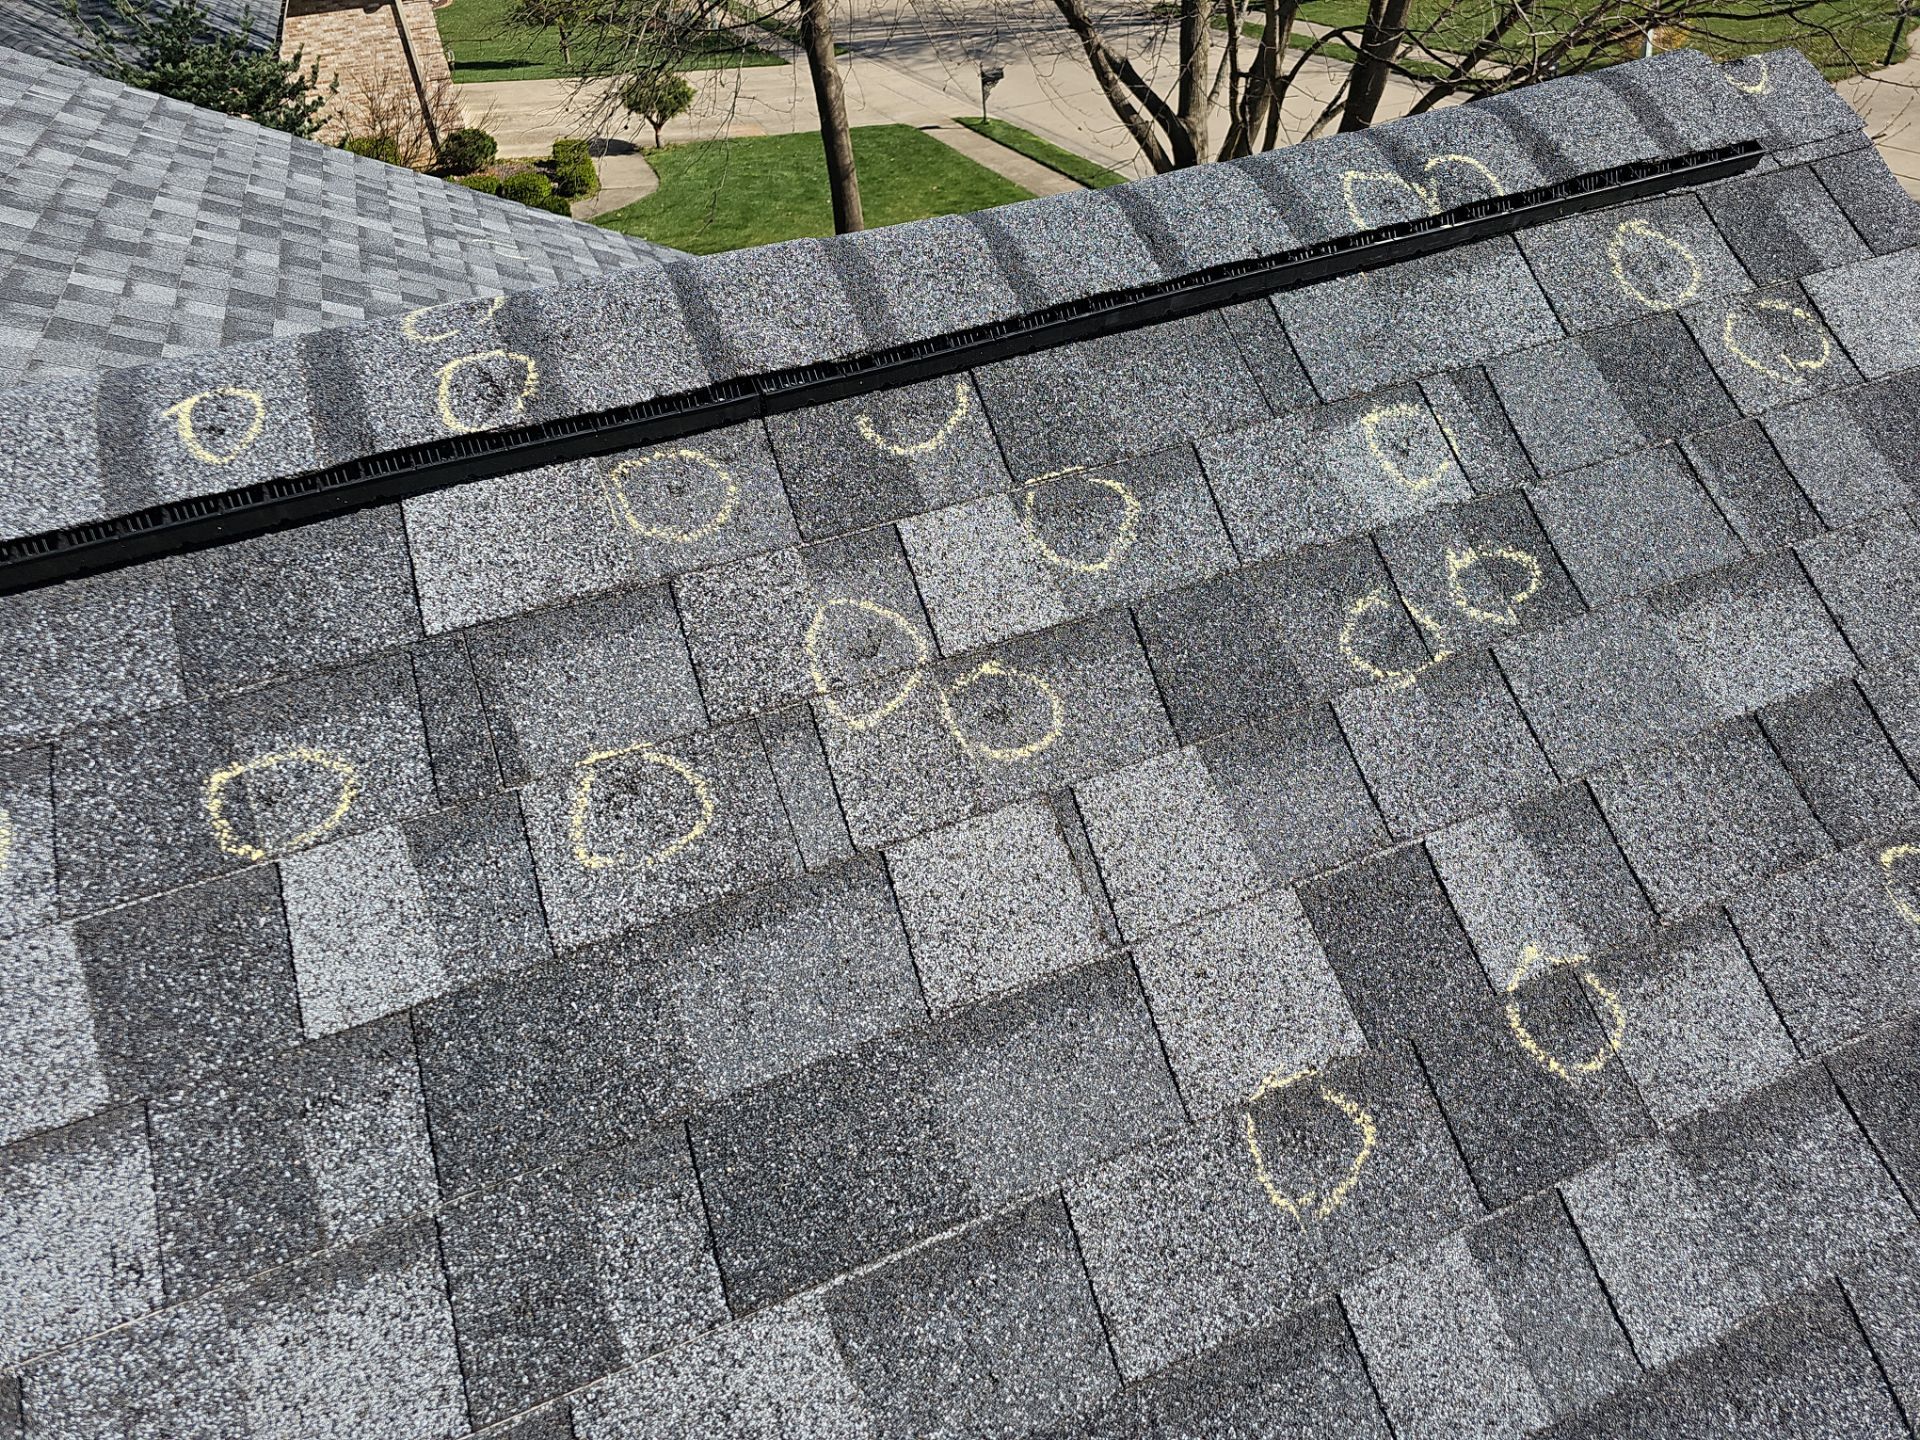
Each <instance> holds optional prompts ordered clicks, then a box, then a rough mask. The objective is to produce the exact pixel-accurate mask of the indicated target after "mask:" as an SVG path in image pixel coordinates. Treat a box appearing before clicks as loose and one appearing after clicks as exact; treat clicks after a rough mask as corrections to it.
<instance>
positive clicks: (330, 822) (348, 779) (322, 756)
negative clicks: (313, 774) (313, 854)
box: [201, 748, 360, 861]
mask: <svg viewBox="0 0 1920 1440" xmlns="http://www.w3.org/2000/svg"><path fill="white" fill-rule="evenodd" d="M283 765H312V766H314V767H315V768H316V769H320V770H326V771H330V772H331V773H332V774H333V776H334V778H335V781H336V783H337V784H338V785H339V787H340V788H339V794H338V796H337V797H336V798H335V800H334V804H333V810H332V811H331V812H330V813H329V814H328V815H327V817H326V819H324V820H322V821H321V822H320V823H319V824H318V825H315V826H314V827H313V828H312V829H311V830H305V831H302V832H301V833H300V834H298V835H296V836H294V837H293V838H292V839H291V840H289V841H287V842H286V844H284V845H282V846H281V847H280V848H279V849H278V850H277V851H268V850H265V849H262V848H261V847H260V846H258V845H254V844H251V843H249V842H248V841H246V840H243V839H241V838H240V834H239V832H238V831H237V830H235V829H234V828H233V822H232V821H231V820H229V819H228V818H227V787H228V786H229V785H231V784H232V783H233V782H234V781H235V780H238V779H240V778H241V777H242V776H246V775H257V774H261V773H263V772H266V771H272V770H277V769H279V768H280V767H281V766H283ZM359 794H360V767H359V766H358V765H355V764H354V763H353V761H351V760H349V759H347V757H346V756H344V755H336V754H334V753H333V752H332V751H330V750H310V749H304V748H302V749H297V750H277V751H275V752H274V753H272V754H271V755H256V756H254V757H253V759H251V760H237V761H235V762H234V763H233V764H231V765H227V766H223V767H222V768H221V769H218V770H216V771H214V772H213V774H211V775H209V776H208V777H207V788H206V793H205V794H204V795H203V796H202V797H201V803H202V804H203V805H205V806H206V811H207V820H208V823H210V824H211V825H212V826H213V838H214V839H215V840H216V841H218V842H219V845H220V848H221V849H222V850H224V851H226V852H227V853H228V854H229V855H238V856H239V857H240V858H241V859H242V860H253V861H259V860H270V859H272V858H273V856H274V855H276V854H281V855H284V854H286V853H287V852H289V851H292V850H300V849H304V848H305V847H306V846H308V845H311V844H312V843H313V842H314V841H316V840H318V839H319V838H320V837H321V836H322V835H325V834H326V833H327V832H328V831H329V830H331V829H333V827H334V826H336V825H338V824H339V823H340V822H341V821H342V820H343V819H345V818H346V814H347V811H348V810H350V809H352V808H353V802H354V800H355V798H356V797H358V795H359Z"/></svg>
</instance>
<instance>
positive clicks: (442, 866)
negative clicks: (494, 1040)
mask: <svg viewBox="0 0 1920 1440" xmlns="http://www.w3.org/2000/svg"><path fill="white" fill-rule="evenodd" d="M280 873H281V884H282V888H283V891H284V893H285V898H286V908H287V927H288V930H289V932H290V934H291V936H292V941H293V965H294V970H295V972H296V974H297V975H298V976H299V982H300V1009H301V1014H302V1016H303V1018H304V1020H305V1024H306V1030H307V1034H309V1035H325V1034H330V1033H332V1032H334V1031H337V1030H345V1029H347V1028H349V1027H350V1026H353V1025H358V1024H362V1023H364V1022H365V1021H368V1020H372V1019H376V1018H378V1017H379V1016H381V1015H387V1014H391V1013H392V1012H393V1011H396V1010H402V1009H405V1008H406V1007H407V1006H409V1005H412V1004H415V1003H416V1002H418V1001H421V1000H426V999H431V998H432V997H433V996H435V995H438V994H441V993H442V992H444V991H447V990H452V989H455V988H457V987H458V986H460V985H464V984H468V983H470V982H472V981H475V980H479V979H482V978H484V977H485V976H487V975H491V974H496V973H499V972H501V971H505V970H512V969H515V968H518V967H520V966H525V965H531V964H534V963H535V962H537V961H540V960H544V959H546V958H547V933H546V928H545V924H544V921H543V917H542V913H541V908H540V894H539V889H538V887H537V885H536V884H535V882H534V875H533V862H532V859H531V857H530V856H529V855H528V853H527V840H526V834H525V831H524V830H523V829H522V827H521V823H520V811H519V807H518V806H517V805H516V804H515V803H514V802H513V800H512V798H511V797H499V798H495V799H492V800H483V801H480V802H478V803H476V804H474V805H471V806H468V807H465V808H464V809H459V810H446V811H440V812H437V813H434V814H431V815H423V816H419V817H416V818H414V819H411V820H404V821H402V822H400V823H399V824H398V825H395V826H387V827H384V828H382V829H379V830H372V831H367V832H365V833H363V834H360V835H355V836H351V837H349V838H347V839H344V840H338V841H333V842H331V843H328V844H324V845H321V846H319V847H317V848H315V849H312V850H308V851H304V852H302V853H300V854H297V855H289V856H287V857H286V858H285V859H284V860H282V861H281V863H280Z"/></svg>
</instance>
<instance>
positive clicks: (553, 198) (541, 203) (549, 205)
mask: <svg viewBox="0 0 1920 1440" xmlns="http://www.w3.org/2000/svg"><path fill="white" fill-rule="evenodd" d="M533 208H534V209H536V210H551V211H552V212H553V213H554V214H556V215H571V214H573V206H571V205H569V204H568V203H567V202H566V201H565V200H562V199H561V198H560V197H559V196H558V195H549V196H547V198H546V199H544V200H536V201H534V203H533Z"/></svg>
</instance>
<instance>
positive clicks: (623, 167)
mask: <svg viewBox="0 0 1920 1440" xmlns="http://www.w3.org/2000/svg"><path fill="white" fill-rule="evenodd" d="M605 143H606V148H607V153H605V154H603V153H601V147H600V146H599V145H596V146H595V147H594V156H593V167H594V169H596V170H598V171H599V172H600V193H599V194H597V195H595V196H593V197H592V198H591V199H588V200H576V201H574V202H573V218H574V219H576V220H591V219H593V218H594V216H596V215H610V214H612V213H613V212H614V211H615V210H619V209H622V208H623V207H625V206H628V205H631V204H633V202H634V201H636V200H644V199H646V198H647V196H649V195H651V194H653V192H654V191H656V190H658V189H659V188H660V177H659V176H658V175H656V174H654V171H653V166H651V165H649V164H648V163H647V157H646V156H645V155H643V154H641V153H640V150H639V148H638V147H637V146H634V145H632V144H631V143H629V142H628V141H625V140H614V141H611V142H605Z"/></svg>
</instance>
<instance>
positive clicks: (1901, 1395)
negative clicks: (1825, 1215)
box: [1840, 1236, 1920, 1425]
mask: <svg viewBox="0 0 1920 1440" xmlns="http://www.w3.org/2000/svg"><path fill="white" fill-rule="evenodd" d="M1840 1278H1841V1283H1842V1284H1843V1285H1844V1286H1845V1287H1846V1292H1847V1299H1848V1301H1849V1302H1850V1303H1851V1304H1852V1306H1853V1313H1854V1315H1855V1316H1856V1317H1857V1318H1858V1319H1859V1321H1860V1326H1861V1328H1862V1329H1864V1330H1865V1331H1866V1332H1867V1339H1868V1343H1869V1344H1871V1345H1872V1346H1873V1353H1874V1357H1875V1358H1876V1359H1877V1360H1878V1361H1879V1362H1880V1368H1881V1370H1882V1371H1883V1372H1885V1374H1886V1377H1887V1381H1888V1383H1889V1384H1890V1385H1892V1387H1893V1393H1894V1395H1895V1396H1896V1397H1897V1398H1898V1399H1899V1401H1900V1405H1901V1408H1902V1409H1903V1410H1904V1411H1905V1412H1906V1414H1907V1415H1908V1416H1909V1417H1911V1416H1913V1415H1915V1414H1920V1241H1916V1240H1915V1239H1914V1238H1913V1237H1911V1236H1908V1237H1905V1238H1903V1239H1901V1240H1896V1241H1894V1242H1892V1243H1891V1244H1888V1245H1883V1246H1881V1247H1880V1248H1879V1249H1878V1250H1876V1251H1875V1252H1874V1253H1873V1255H1871V1256H1870V1257H1868V1258H1867V1259H1866V1260H1865V1261H1863V1262H1862V1263H1861V1264H1859V1265H1857V1266H1856V1267H1854V1269H1853V1270H1852V1271H1850V1272H1849V1273H1847V1274H1846V1275H1843V1276H1841V1277H1840ZM1912 1423H1913V1422H1912V1420H1911V1419H1909V1420H1908V1424H1909V1425H1911V1424H1912Z"/></svg>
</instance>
